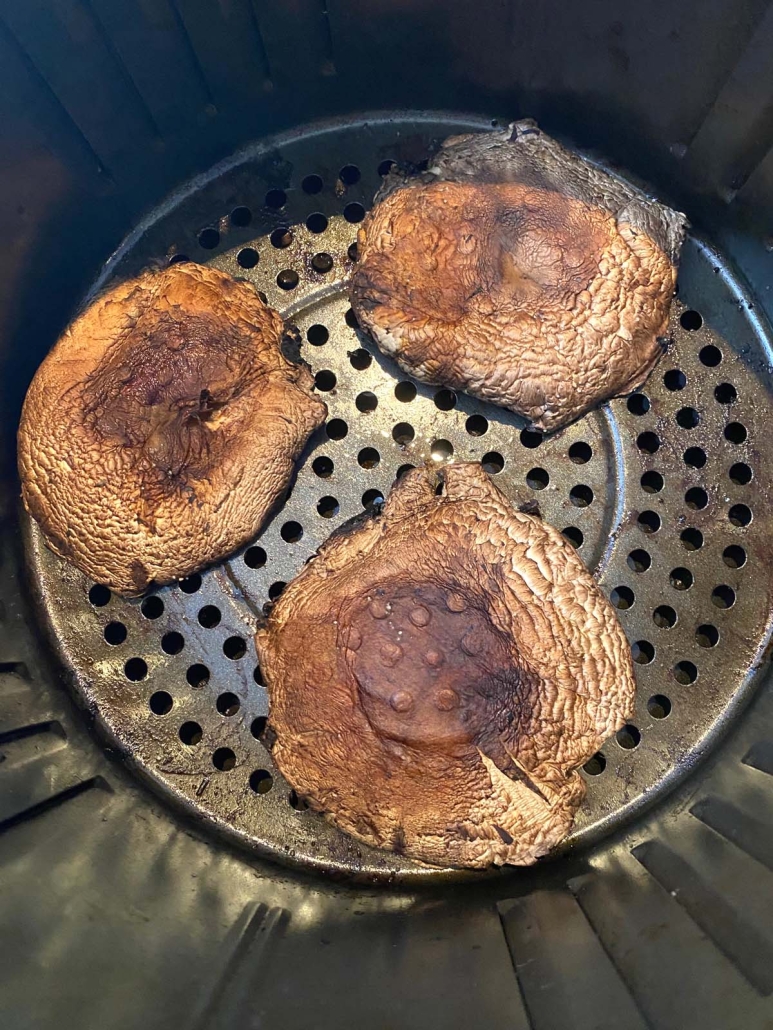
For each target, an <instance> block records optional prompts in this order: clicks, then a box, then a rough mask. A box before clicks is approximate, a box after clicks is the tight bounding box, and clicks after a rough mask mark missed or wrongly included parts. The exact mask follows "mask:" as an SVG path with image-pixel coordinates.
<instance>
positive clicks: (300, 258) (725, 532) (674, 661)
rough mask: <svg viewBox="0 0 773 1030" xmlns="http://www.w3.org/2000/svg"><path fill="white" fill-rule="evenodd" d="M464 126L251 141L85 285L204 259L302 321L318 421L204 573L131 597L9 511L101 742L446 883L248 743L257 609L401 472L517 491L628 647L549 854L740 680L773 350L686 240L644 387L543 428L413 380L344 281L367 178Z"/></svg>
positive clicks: (344, 129)
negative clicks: (356, 313)
mask: <svg viewBox="0 0 773 1030" xmlns="http://www.w3.org/2000/svg"><path fill="white" fill-rule="evenodd" d="M470 129H478V130H482V129H484V126H483V125H482V124H481V123H470V122H466V121H465V122H463V121H460V120H458V119H451V118H445V119H437V120H433V119H423V120H418V121H417V120H413V121H403V120H400V119H399V118H382V119H380V120H379V121H374V122H357V123H348V124H347V125H344V126H341V125H336V126H328V127H326V126H321V127H318V128H316V129H314V130H312V131H307V132H305V133H304V134H302V135H295V136H293V137H289V136H288V137H285V138H282V139H278V140H275V141H273V142H272V143H271V144H265V145H261V146H260V147H259V148H255V149H254V150H252V151H249V152H246V153H244V154H241V155H239V157H238V158H236V159H234V160H233V161H231V162H229V163H227V164H226V165H223V166H220V167H218V168H216V169H214V170H213V171H212V172H211V173H210V174H208V175H206V176H204V177H202V178H201V179H200V180H198V181H196V182H193V183H191V184H190V185H189V186H188V187H186V188H185V189H184V190H182V191H181V192H180V193H179V194H177V195H175V196H174V197H173V198H171V199H170V201H169V202H168V203H167V204H166V205H164V206H163V207H162V208H161V209H159V210H157V211H156V212H154V213H153V214H152V215H151V216H150V217H149V218H148V220H147V221H146V222H145V223H144V224H143V225H141V226H139V227H138V229H137V230H136V232H135V233H134V234H133V235H132V236H131V237H130V238H129V239H128V240H127V241H126V243H125V244H124V245H123V246H122V248H121V249H120V250H119V251H118V252H117V254H116V255H114V256H113V258H112V259H111V260H110V261H109V262H108V264H107V265H106V267H105V269H104V272H103V274H102V276H101V277H100V279H99V281H98V282H97V283H96V284H95V287H94V291H96V290H98V289H100V288H101V287H102V286H104V285H105V284H106V283H108V282H109V281H110V280H111V279H113V278H114V277H124V276H128V275H133V274H136V273H137V272H138V271H140V270H141V269H142V268H143V267H146V266H147V265H149V264H152V263H165V262H167V261H177V260H183V259H184V258H188V259H190V260H195V261H204V262H211V263H212V264H213V265H215V266H216V267H218V268H221V269H223V270H225V271H228V272H230V273H231V274H233V275H236V276H241V277H243V278H245V279H247V280H249V281H250V282H252V283H254V285H255V286H256V288H257V289H258V290H259V291H261V292H262V293H263V294H264V295H265V296H266V298H267V299H268V301H269V303H271V304H274V305H275V306H276V307H278V308H279V309H280V310H281V311H282V312H283V314H284V315H285V316H286V317H287V318H288V320H289V321H291V322H293V323H295V324H296V325H297V326H298V328H299V330H300V333H301V337H302V340H303V345H302V355H303V357H304V359H305V360H306V361H307V362H308V363H309V364H310V365H311V367H312V369H313V371H314V373H315V375H316V383H317V389H318V390H319V391H320V392H321V393H322V394H323V396H324V397H325V400H326V401H327V403H328V406H329V409H330V411H329V418H328V420H327V423H326V425H325V426H324V427H323V428H322V429H321V430H320V431H319V432H318V433H317V435H316V436H315V437H314V439H313V440H312V441H311V443H310V446H309V447H308V449H307V452H306V453H305V455H304V457H303V460H302V462H301V463H300V466H299V469H298V473H297V478H296V481H295V483H294V484H293V487H292V490H291V491H290V493H289V494H288V496H287V498H286V500H285V503H284V505H283V506H282V508H281V510H280V511H279V512H278V513H277V514H276V516H275V517H274V518H273V519H272V521H271V522H270V524H269V525H267V526H266V527H265V529H264V530H263V532H262V534H261V535H260V536H259V538H258V539H257V540H255V541H254V542H253V543H252V544H251V545H250V546H249V547H247V548H245V549H244V550H243V551H242V552H241V553H239V554H237V555H235V556H233V557H232V558H231V560H230V561H228V562H227V563H226V564H224V565H222V566H219V567H217V568H213V569H211V570H209V571H207V572H205V573H204V574H203V575H201V576H198V575H197V576H192V577H190V578H189V579H188V580H187V581H184V582H182V583H180V584H179V585H177V586H172V587H167V588H164V589H161V590H158V591H156V592H155V593H153V594H151V595H149V596H147V597H146V598H145V599H142V600H137V601H126V600H123V599H121V598H119V597H115V596H111V595H110V593H109V591H107V590H106V589H105V588H103V587H100V586H95V585H93V584H92V583H90V582H87V581H86V580H85V579H84V578H83V577H82V576H81V575H80V573H78V572H77V571H76V570H74V569H73V568H71V567H70V566H69V565H67V564H66V563H64V562H62V561H60V560H59V559H57V558H55V557H54V556H53V555H52V554H51V553H50V552H49V551H48V550H47V549H46V547H45V545H44V542H43V540H42V537H41V535H40V534H39V532H38V531H37V529H36V527H35V526H34V524H31V523H30V522H29V521H28V522H27V550H28V557H29V563H30V570H31V574H32V577H33V581H34V586H35V591H36V594H37V596H38V599H39V602H40V605H41V607H42V610H43V613H44V617H45V621H46V623H47V626H48V628H49V630H50V634H51V638H52V640H53V642H54V646H55V648H56V650H57V652H58V655H59V657H60V659H61V662H62V665H63V666H64V668H65V670H66V672H67V674H68V677H69V678H70V680H71V682H72V685H73V687H74V690H75V691H76V693H77V695H78V697H79V698H80V699H81V700H82V702H83V703H84V705H85V706H86V707H87V708H88V709H89V711H90V712H91V713H93V715H94V717H95V720H96V724H97V727H98V729H99V730H100V731H101V733H102V734H103V735H104V737H105V738H106V739H107V740H108V741H109V742H110V744H111V745H112V746H113V747H115V748H117V749H118V750H119V751H120V752H121V753H122V754H123V755H125V757H126V759H127V760H128V761H129V762H130V763H131V764H132V766H133V767H134V768H135V769H136V770H137V772H139V773H140V774H141V775H142V776H143V777H144V778H145V779H146V780H148V781H149V782H150V783H151V784H152V785H153V786H154V787H156V788H157V789H158V790H159V791H161V792H162V793H163V794H165V795H166V796H168V797H169V798H170V799H173V800H174V801H175V802H176V803H178V804H180V805H182V806H183V807H184V808H185V809H186V810H187V811H188V812H189V813H191V814H192V815H193V816H195V817H196V818H199V819H201V820H203V821H205V822H206V823H208V824H209V825H210V826H211V827H212V828H213V829H216V830H218V831H220V832H222V833H224V834H226V835H228V836H229V837H231V838H232V839H235V840H238V841H239V842H240V843H242V844H244V845H246V846H248V847H249V848H252V849H254V850H256V851H257V852H259V853H261V854H263V855H266V856H269V857H273V858H276V859H279V860H282V861H286V862H290V863H292V864H294V865H297V866H301V867H303V868H306V869H309V868H316V869H318V870H324V871H327V872H329V873H340V874H349V875H355V876H358V877H363V878H367V879H377V880H394V879H397V878H399V879H401V880H402V879H408V880H414V879H426V878H444V877H445V878H448V877H451V876H460V875H462V874H460V873H458V872H456V871H452V870H434V869H428V868H425V867H421V866H419V865H417V864H412V863H410V862H408V861H406V859H405V858H404V857H398V856H394V855H391V854H387V853H382V852H378V851H374V850H370V849H368V848H365V847H362V846H360V845H358V844H357V843H356V842H354V841H352V840H350V839H349V838H347V837H345V836H344V835H342V834H340V833H339V832H338V831H337V830H335V829H334V828H333V827H332V826H330V825H329V824H328V823H327V822H326V821H325V820H324V819H323V818H322V817H321V816H319V815H317V814H315V813H312V812H310V811H307V810H305V808H304V805H303V803H302V801H301V800H299V799H298V798H297V797H296V796H295V794H294V793H293V792H292V791H291V789H290V787H289V786H288V785H287V784H286V783H285V782H284V781H283V779H282V777H281V775H280V774H279V773H278V772H277V770H276V769H275V768H274V767H273V765H272V762H271V759H270V756H269V754H268V752H267V751H266V749H265V748H264V746H263V744H262V743H261V736H262V734H263V731H264V729H265V724H266V716H267V714H268V701H267V697H266V692H265V688H264V686H263V685H262V681H261V677H260V671H259V669H258V668H257V666H256V659H255V648H254V644H253V640H252V637H253V632H254V627H255V621H256V617H257V616H258V614H259V613H260V612H261V611H262V610H263V608H264V605H265V604H267V603H269V602H270V601H271V600H272V599H275V598H276V597H277V596H278V595H279V593H280V592H281V589H282V587H283V585H284V584H285V583H287V582H288V581H289V580H290V579H291V578H292V577H293V576H294V575H296V574H297V572H298V571H299V570H300V568H301V567H302V565H303V563H304V561H305V560H306V559H307V558H308V557H309V555H311V554H312V553H313V552H314V551H315V550H316V548H317V547H318V546H319V544H320V543H322V541H323V540H324V539H325V538H326V537H327V536H328V535H329V533H330V532H331V531H332V530H333V529H334V528H335V527H336V526H338V525H340V524H341V523H342V522H344V521H345V520H346V519H348V518H350V517H352V516H353V515H355V514H358V513H360V512H362V510H363V508H367V507H368V506H371V505H373V504H377V503H378V502H379V501H380V500H381V498H383V497H384V496H385V495H386V494H387V492H388V490H389V487H390V484H391V483H392V482H393V481H394V479H395V477H396V476H398V475H399V474H400V472H401V471H402V470H403V469H405V468H406V467H410V466H415V465H418V464H420V463H422V462H424V461H481V462H482V463H483V464H484V467H485V468H486V469H487V470H488V471H489V472H490V473H491V474H492V476H494V478H495V480H496V482H497V484H498V485H499V486H500V487H501V489H502V490H503V491H504V492H505V493H506V494H507V495H508V496H509V497H511V498H512V499H513V500H514V501H517V502H522V501H524V500H527V499H536V500H538V502H539V505H540V508H541V510H542V513H543V515H544V517H545V519H546V520H548V521H549V522H551V523H552V524H554V525H556V526H557V527H558V528H559V529H561V530H562V531H563V532H564V533H565V535H566V536H567V538H568V539H569V540H571V542H572V543H573V544H575V546H576V547H577V548H578V550H579V553H580V554H581V556H582V557H583V559H584V560H585V562H586V564H587V565H588V566H589V567H590V568H591V569H592V570H593V571H594V572H595V574H596V575H597V576H598V578H599V580H600V583H601V585H602V588H603V589H604V590H605V591H606V592H607V594H608V595H609V596H610V597H611V599H612V601H613V603H614V604H615V606H616V607H617V609H618V611H619V615H620V618H621V621H622V624H623V626H624V628H625V630H626V632H627V634H628V636H629V639H630V640H631V643H632V646H633V654H634V658H635V661H636V663H637V666H636V668H637V681H638V687H639V691H638V700H637V705H636V712H635V716H634V719H633V722H632V724H631V725H630V726H628V727H626V728H625V729H624V730H622V731H621V732H620V733H618V734H617V737H616V739H612V740H610V741H609V742H608V743H607V744H605V745H604V747H603V748H602V751H601V752H600V753H599V754H598V755H597V756H595V758H594V759H592V760H591V761H590V762H589V763H588V764H587V765H586V767H585V770H584V773H583V775H584V776H585V777H586V779H587V783H588V796H587V800H586V802H585V804H584V806H583V808H582V810H581V812H580V815H579V817H578V819H577V823H576V826H575V829H574V832H573V834H572V836H571V837H570V838H569V839H568V840H567V841H566V843H565V845H564V846H563V848H564V849H566V848H571V847H576V846H578V845H580V844H583V843H587V842H589V841H590V840H594V839H597V838H598V837H600V836H601V835H602V834H604V833H606V832H608V831H610V830H611V829H612V828H613V827H615V826H617V825H619V824H620V823H621V822H622V821H623V820H625V819H627V818H629V817H630V816H631V815H633V814H634V813H635V812H637V811H640V810H642V809H643V808H644V807H645V806H647V805H649V804H651V803H652V802H654V801H655V800H656V799H657V798H658V797H659V796H661V795H662V794H663V792H665V791H667V790H668V789H669V788H670V787H671V786H673V785H674V784H675V782H676V781H677V779H678V778H679V777H681V776H683V775H684V774H685V773H686V772H687V771H688V770H689V769H690V768H691V767H692V766H693V765H694V764H695V763H696V762H697V761H698V760H699V759H700V757H701V755H702V754H703V753H704V752H705V751H706V750H707V749H708V748H709V747H710V746H711V745H712V743H713V742H714V741H715V740H716V739H717V737H718V735H719V734H720V733H721V732H722V731H723V729H724V728H726V727H727V725H728V724H729V720H730V719H731V718H732V716H733V715H734V714H735V713H736V712H737V711H738V710H739V709H740V707H741V706H742V705H743V703H744V702H745V700H746V699H747V698H748V697H749V696H750V694H751V692H752V690H753V686H754V681H755V670H756V668H757V665H758V662H759V660H760V657H761V655H762V652H763V649H764V647H765V646H766V643H767V639H768V634H769V623H770V611H771V596H770V593H771V577H770V575H769V567H770V545H769V543H768V541H769V540H770V538H771V516H770V511H769V505H767V504H766V503H765V491H764V484H765V483H766V482H768V480H769V475H770V468H769V463H770V448H769V447H768V446H767V441H766V438H765V430H764V413H765V411H766V410H767V406H768V404H769V396H768V390H769V382H768V380H769V373H770V341H769V338H768V335H767V329H766V327H765V326H763V325H762V323H761V322H760V321H759V320H758V318H757V316H756V313H755V312H754V310H753V306H752V304H751V302H750V301H749V299H748V297H747V296H746V295H745V293H744V291H743V288H742V286H741V285H740V284H739V283H738V282H737V281H736V280H735V279H734V278H733V275H732V273H731V272H730V271H729V270H728V269H727V268H726V267H725V266H724V264H723V262H722V261H721V259H720V258H719V257H718V256H717V255H716V254H715V253H714V252H713V251H712V250H711V249H710V248H709V247H708V246H707V245H706V244H704V243H702V242H701V241H699V240H697V239H690V240H689V241H688V243H687V246H686V248H685V254H684V259H683V267H682V272H681V274H680V288H679V296H678V298H677V299H676V300H675V302H674V307H673V312H672V319H671V333H672V337H673V342H672V344H671V346H670V348H669V351H668V353H667V354H666V355H665V356H664V358H663V360H662V361H661V363H660V364H659V366H658V367H657V369H656V370H655V372H654V373H653V375H652V377H651V379H650V381H649V382H648V383H647V384H646V386H645V388H644V390H643V391H642V392H640V393H637V394H634V395H633V396H631V397H630V398H628V399H627V400H625V399H622V400H616V401H613V402H612V403H611V404H609V405H607V406H605V407H604V408H602V409H601V410H599V411H596V412H593V413H591V414H590V415H588V416H587V417H585V418H583V419H582V420H581V421H579V422H578V423H576V424H575V425H573V426H571V427H569V428H568V429H566V430H565V431H563V432H560V433H557V434H555V435H553V436H551V437H546V438H544V439H543V438H542V437H541V436H539V435H538V434H535V433H534V432H531V431H529V430H527V429H525V428H524V423H523V422H522V421H520V420H519V419H518V418H517V417H515V416H513V415H510V414H509V413H507V412H505V411H503V410H501V409H497V408H494V407H491V406H489V405H485V404H481V403H479V402H477V401H474V400H472V399H471V398H469V397H465V396H458V397H457V396H455V395H454V394H452V393H451V392H449V391H447V390H440V389H432V388H430V387H426V386H422V385H420V384H418V383H414V382H413V381H411V380H410V379H408V378H407V377H406V376H405V375H404V374H403V373H401V372H400V370H399V369H398V368H397V367H396V366H395V365H394V364H392V363H391V362H390V361H388V360H387V359H386V358H384V357H383V356H381V355H380V353H379V352H378V350H377V349H376V347H375V346H374V345H373V344H372V343H371V342H370V341H369V340H368V339H367V337H366V336H365V335H363V334H362V333H361V332H360V331H359V330H358V328H357V326H356V323H355V321H354V319H353V317H352V314H351V311H350V309H349V305H348V301H347V295H346V285H345V279H346V275H347V272H348V271H349V270H350V268H351V265H352V261H353V260H355V259H356V251H355V249H354V241H355V237H356V228H357V222H358V221H360V220H361V218H362V217H363V215H364V212H365V209H366V207H367V206H368V205H369V203H370V202H371V198H372V196H373V194H374V192H375V190H376V189H377V187H378V183H379V177H380V175H382V174H384V173H385V171H386V170H387V168H388V167H389V164H390V162H391V161H393V160H398V161H413V162H418V161H420V160H421V159H423V158H424V157H425V156H426V154H427V151H428V148H429V147H430V146H431V145H432V144H433V141H436V140H439V139H442V138H443V137H445V136H446V135H449V134H452V133H456V132H460V131H469V130H470ZM465 875H469V874H465Z"/></svg>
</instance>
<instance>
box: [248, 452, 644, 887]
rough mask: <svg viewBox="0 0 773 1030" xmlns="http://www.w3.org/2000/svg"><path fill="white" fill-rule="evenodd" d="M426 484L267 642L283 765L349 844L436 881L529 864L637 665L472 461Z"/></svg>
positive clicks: (535, 526)
mask: <svg viewBox="0 0 773 1030" xmlns="http://www.w3.org/2000/svg"><path fill="white" fill-rule="evenodd" d="M441 475H442V477H443V488H442V493H441V494H438V493H437V492H436V473H434V472H432V471H429V470H427V469H416V470H414V471H412V472H409V473H407V474H406V475H405V476H404V477H402V478H401V479H400V480H399V481H398V482H397V483H396V484H395V485H394V486H393V488H392V491H391V493H390V495H389V498H388V500H387V502H386V504H385V505H384V506H383V510H382V513H381V514H380V515H379V514H372V515H371V516H370V517H366V518H365V519H364V520H363V519H360V520H359V521H358V522H357V523H355V524H353V525H350V526H345V527H343V528H342V529H341V530H339V531H338V532H337V533H335V534H333V536H332V537H331V538H330V539H329V540H328V541H327V542H326V543H325V544H324V545H323V546H322V547H321V548H320V550H319V552H318V554H317V556H316V557H315V558H314V559H313V560H312V561H311V562H310V563H309V564H307V565H306V566H305V567H304V569H303V570H302V571H301V573H300V574H299V575H298V577H297V578H296V579H295V580H294V581H293V582H292V583H290V585H289V586H288V587H287V588H286V590H285V591H284V593H283V594H282V596H281V598H280V599H279V600H278V602H277V604H276V605H275V607H274V608H273V609H272V611H271V612H270V615H269V618H268V621H267V624H266V625H265V626H264V627H263V628H262V629H260V630H259V631H258V634H257V638H256V643H257V650H258V656H259V660H260V667H261V670H262V672H263V675H264V678H265V682H266V684H267V687H268V692H269V697H270V714H269V729H270V734H269V738H270V739H271V740H273V745H272V749H273V750H272V754H273V758H274V760H275V762H276V764H277V766H278V767H279V769H280V770H281V772H282V773H283V774H284V776H285V777H286V779H287V780H288V782H289V783H290V784H291V786H292V787H293V788H294V789H295V790H296V791H297V792H298V794H300V795H302V796H303V797H305V798H306V799H307V801H308V802H309V804H310V805H311V807H312V808H314V809H316V810H317V811H320V812H325V813H326V814H327V816H328V817H329V818H330V819H331V820H332V821H333V822H334V823H335V824H336V826H338V827H339V828H340V829H341V830H343V831H345V832H346V833H348V834H351V835H352V836H353V837H355V838H356V839H357V840H360V841H363V842H364V843H366V844H370V845H373V846H375V847H379V848H384V849H387V850H391V851H395V852H399V853H401V854H405V855H408V856H410V857H411V858H414V859H418V860H419V861H421V862H425V863H429V864H433V865H440V866H469V867H485V866H488V865H490V864H492V863H493V864H496V865H501V864H503V863H512V864H515V865H529V864H531V863H533V862H535V861H536V860H537V859H538V858H539V857H540V856H541V855H544V854H546V853H547V852H548V851H550V850H551V848H553V847H555V845H556V844H558V843H559V841H561V839H562V838H563V837H564V836H565V835H566V834H567V832H568V831H569V829H570V827H571V826H572V822H573V820H574V816H575V813H576V811H577V808H578V806H579V804H580V802H581V800H582V798H583V796H584V794H585V787H584V784H583V780H582V778H581V777H580V775H579V772H578V769H579V767H580V766H581V765H582V764H583V763H585V762H586V761H587V760H588V759H589V758H590V757H591V756H592V755H593V754H594V753H595V752H596V751H597V750H598V748H599V746H600V745H601V743H602V741H604V740H605V739H606V738H607V737H608V736H609V735H610V734H611V733H613V732H614V731H615V730H617V729H619V728H620V727H621V726H623V725H624V724H625V722H626V721H627V719H628V718H629V717H630V714H631V711H632V705H633V697H634V680H633V671H632V663H631V655H630V650H629V647H628V643H627V641H626V638H625V635H624V633H623V631H622V629H621V627H620V624H619V623H618V621H617V619H616V617H615V614H614V611H613V609H612V607H611V605H610V604H609V603H608V602H607V600H606V599H605V598H604V596H603V595H602V593H601V591H600V590H599V588H598V586H597V585H596V583H595V582H594V580H593V578H592V577H591V575H590V574H589V573H588V571H587V570H586V569H585V567H584V566H583V564H582V562H581V561H580V559H579V558H578V557H577V555H576V553H575V551H574V549H573V548H572V547H571V546H570V545H569V544H568V543H567V542H566V541H565V540H564V538H563V537H562V536H561V534H560V533H559V532H558V531H557V530H555V529H552V528H551V527H550V526H548V525H546V524H545V523H543V522H542V521H541V520H540V519H539V518H536V517H534V516H532V515H529V514H526V513H524V512H521V511H519V510H516V509H515V508H513V507H512V505H511V504H510V503H509V502H508V501H507V500H506V499H505V497H504V496H503V495H502V494H501V493H500V492H499V490H498V489H497V488H496V487H495V486H494V484H493V483H492V482H491V480H490V479H489V478H488V476H487V475H486V473H485V472H484V471H483V470H482V469H481V467H480V466H479V465H477V464H459V465H449V466H447V467H446V468H445V469H444V471H443V472H442V473H441Z"/></svg>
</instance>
